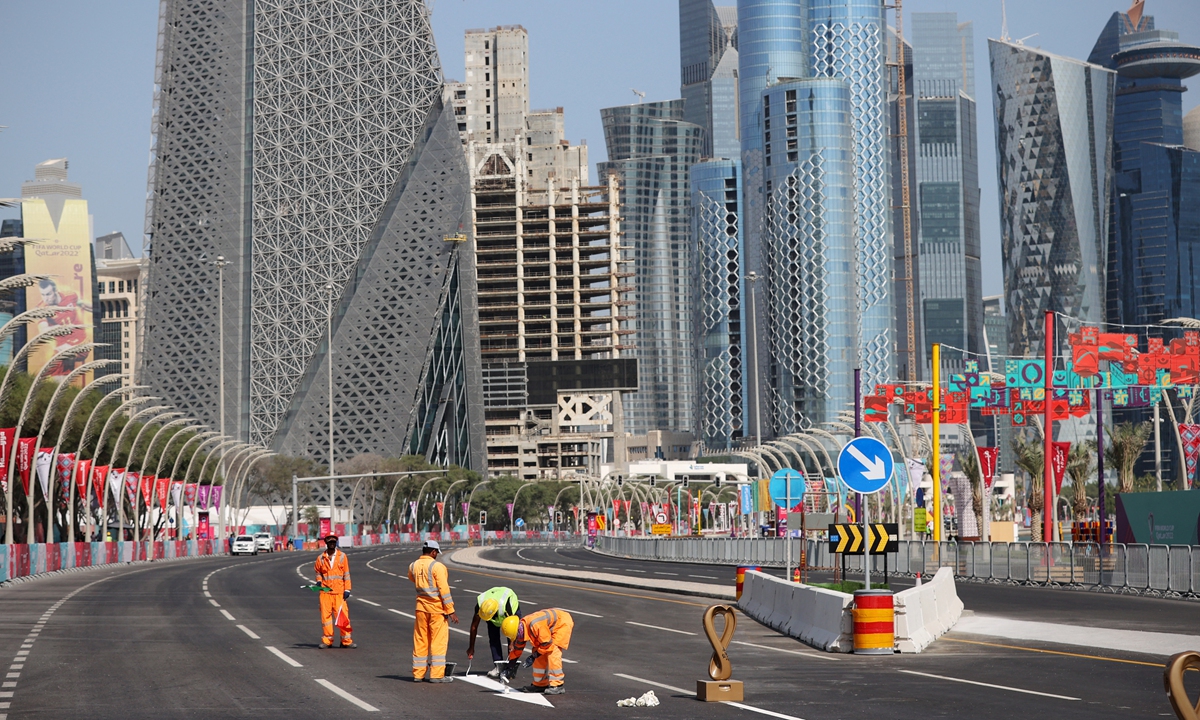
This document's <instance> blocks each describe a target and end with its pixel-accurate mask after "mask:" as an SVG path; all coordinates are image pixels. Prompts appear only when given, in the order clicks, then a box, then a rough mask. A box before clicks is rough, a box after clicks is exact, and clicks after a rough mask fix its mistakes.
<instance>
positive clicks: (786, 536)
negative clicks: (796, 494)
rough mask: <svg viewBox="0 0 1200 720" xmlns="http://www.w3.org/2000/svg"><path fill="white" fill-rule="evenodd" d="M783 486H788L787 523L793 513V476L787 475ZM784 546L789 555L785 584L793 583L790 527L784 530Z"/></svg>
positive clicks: (784, 515) (786, 493) (786, 492)
mask: <svg viewBox="0 0 1200 720" xmlns="http://www.w3.org/2000/svg"><path fill="white" fill-rule="evenodd" d="M783 484H784V485H785V486H786V489H785V490H784V491H783V495H784V498H785V500H784V503H785V505H784V508H783V521H784V522H785V523H786V522H787V516H788V513H790V512H791V511H792V476H791V475H785V476H784V478H783ZM775 525H776V527H778V525H779V522H778V521H776V522H775ZM783 544H784V547H785V548H786V554H787V570H786V571H785V574H784V576H783V579H784V581H785V582H791V581H792V529H791V528H790V527H788V528H787V529H786V530H784V533H783Z"/></svg>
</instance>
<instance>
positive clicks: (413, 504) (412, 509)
mask: <svg viewBox="0 0 1200 720" xmlns="http://www.w3.org/2000/svg"><path fill="white" fill-rule="evenodd" d="M408 512H409V514H411V515H412V519H413V522H416V521H417V501H416V500H410V501H409V502H408ZM418 531H419V528H418Z"/></svg>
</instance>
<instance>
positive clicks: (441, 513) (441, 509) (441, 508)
mask: <svg viewBox="0 0 1200 720" xmlns="http://www.w3.org/2000/svg"><path fill="white" fill-rule="evenodd" d="M434 504H435V505H437V509H438V522H439V523H440V524H442V525H445V524H446V503H444V502H440V503H434Z"/></svg>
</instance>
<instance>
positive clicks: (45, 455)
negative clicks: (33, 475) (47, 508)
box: [33, 438, 54, 500]
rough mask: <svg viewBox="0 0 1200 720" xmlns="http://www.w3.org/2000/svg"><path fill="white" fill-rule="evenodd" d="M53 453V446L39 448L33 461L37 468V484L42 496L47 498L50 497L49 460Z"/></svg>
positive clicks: (35, 439)
mask: <svg viewBox="0 0 1200 720" xmlns="http://www.w3.org/2000/svg"><path fill="white" fill-rule="evenodd" d="M34 441H35V442H36V441H37V438H34ZM53 455H54V448H41V449H39V450H38V451H37V457H35V458H34V461H33V462H34V465H35V469H36V470H37V477H38V485H40V486H41V488H42V497H43V498H46V499H47V500H48V499H49V498H50V462H51V461H52V460H53V457H52V456H53Z"/></svg>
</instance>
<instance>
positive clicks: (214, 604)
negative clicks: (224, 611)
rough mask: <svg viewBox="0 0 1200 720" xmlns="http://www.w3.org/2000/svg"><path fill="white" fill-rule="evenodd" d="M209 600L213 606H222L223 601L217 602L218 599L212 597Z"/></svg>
mask: <svg viewBox="0 0 1200 720" xmlns="http://www.w3.org/2000/svg"><path fill="white" fill-rule="evenodd" d="M208 601H209V602H210V603H212V606H213V607H221V603H219V602H217V601H216V600H213V599H212V598H209V599H208Z"/></svg>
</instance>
